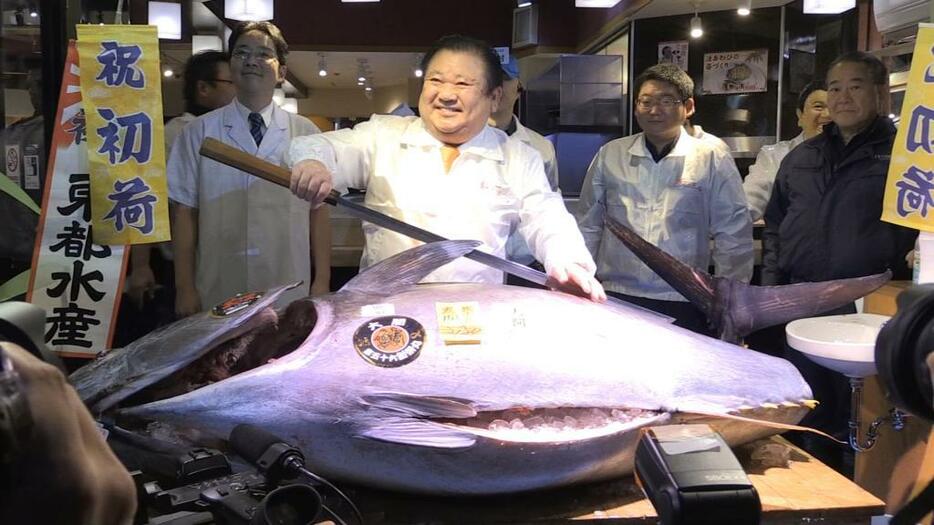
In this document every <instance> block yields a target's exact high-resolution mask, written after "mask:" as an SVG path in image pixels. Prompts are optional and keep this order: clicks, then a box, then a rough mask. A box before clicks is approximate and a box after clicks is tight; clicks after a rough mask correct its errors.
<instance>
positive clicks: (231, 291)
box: [166, 100, 320, 308]
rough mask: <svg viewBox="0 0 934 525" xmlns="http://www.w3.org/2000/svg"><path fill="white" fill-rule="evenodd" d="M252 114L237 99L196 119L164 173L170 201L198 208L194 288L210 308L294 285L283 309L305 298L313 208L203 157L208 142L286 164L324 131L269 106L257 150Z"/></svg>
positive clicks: (181, 137) (177, 143)
mask: <svg viewBox="0 0 934 525" xmlns="http://www.w3.org/2000/svg"><path fill="white" fill-rule="evenodd" d="M249 113H250V111H249V109H247V108H246V107H245V106H243V105H242V104H240V102H239V101H237V100H234V101H233V102H231V103H230V104H228V105H226V106H224V107H222V108H218V109H216V110H214V111H211V112H209V113H206V114H204V115H202V116H200V117H198V118H196V119H195V120H193V121H192V122H191V123H190V124H189V125H188V126H186V127H185V128H184V129H183V130H182V132H181V134H180V135H179V136H178V139H176V141H175V145H174V146H173V147H172V153H171V154H170V156H169V163H168V166H167V168H166V172H167V175H168V185H169V198H170V199H172V200H173V201H175V202H178V203H180V204H183V205H185V206H189V207H191V208H197V209H198V246H197V262H196V277H195V284H196V286H197V289H198V293H199V294H200V295H201V302H202V305H203V306H204V307H205V308H211V307H213V306H214V305H216V304H217V303H219V302H221V301H224V300H225V299H227V298H229V297H232V296H233V295H235V294H237V293H240V292H248V291H257V290H266V289H269V288H271V287H273V286H278V285H281V284H286V283H290V282H293V281H303V284H302V286H300V287H299V288H297V289H295V290H292V291H290V292H289V293H288V294H287V296H285V297H284V298H283V299H280V303H283V304H284V303H285V302H287V301H291V300H294V299H297V298H300V297H304V296H307V295H308V280H309V279H310V278H311V261H310V250H309V240H308V223H309V218H310V207H309V204H308V202H306V201H304V200H302V199H299V198H297V197H295V196H293V195H292V193H291V192H290V191H289V189H288V188H282V187H279V186H276V185H275V184H272V183H270V182H266V181H264V180H262V179H260V178H257V177H254V176H252V175H248V174H246V173H244V172H242V171H240V170H237V169H234V168H230V167H227V166H225V165H223V164H220V163H218V162H215V161H213V160H211V159H208V158H207V157H202V156H201V155H199V154H198V150H199V149H200V148H201V142H202V141H203V140H204V139H205V138H206V137H213V138H215V139H218V140H220V141H222V142H225V143H227V144H230V145H232V146H235V147H237V148H239V149H241V150H243V151H245V152H247V153H250V154H251V155H257V156H259V157H261V158H263V159H264V160H267V161H269V162H273V163H275V164H282V161H283V157H284V154H285V151H286V148H287V147H288V143H289V140H290V139H291V138H293V137H297V136H301V135H308V134H311V133H319V132H320V131H319V130H318V128H317V127H315V125H314V124H312V123H311V121H310V120H308V119H307V118H305V117H302V116H300V115H293V114H290V113H288V112H286V111H285V110H283V109H282V108H280V107H279V106H278V105H276V104H275V103H272V104H271V106H270V107H267V108H266V109H265V110H264V111H263V112H260V113H261V114H262V113H266V115H268V119H267V118H264V120H265V121H266V127H267V129H266V133H265V135H264V136H263V140H262V142H261V143H260V145H259V146H257V145H256V143H255V142H254V141H253V136H252V135H250V125H249V122H248V121H247V117H246V115H248V114H249Z"/></svg>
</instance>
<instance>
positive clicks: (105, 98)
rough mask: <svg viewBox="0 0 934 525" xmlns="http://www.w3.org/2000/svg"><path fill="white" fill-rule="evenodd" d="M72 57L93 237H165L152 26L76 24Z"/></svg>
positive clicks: (127, 240)
mask: <svg viewBox="0 0 934 525" xmlns="http://www.w3.org/2000/svg"><path fill="white" fill-rule="evenodd" d="M78 56H79V64H80V66H81V67H80V68H81V94H82V99H83V101H84V107H85V112H86V115H87V129H88V134H87V138H88V163H89V165H90V171H91V222H92V224H93V226H94V242H95V243H98V244H141V243H150V242H161V241H166V240H169V238H170V236H169V216H168V194H167V192H166V177H165V141H164V139H163V126H162V76H161V74H160V68H159V39H158V37H157V34H156V27H155V26H129V25H79V26H78Z"/></svg>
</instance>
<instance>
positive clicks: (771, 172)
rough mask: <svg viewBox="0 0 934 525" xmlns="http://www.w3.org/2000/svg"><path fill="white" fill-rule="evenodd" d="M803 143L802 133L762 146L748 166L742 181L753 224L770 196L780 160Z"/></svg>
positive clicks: (759, 216) (763, 210)
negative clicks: (789, 138) (747, 172)
mask: <svg viewBox="0 0 934 525" xmlns="http://www.w3.org/2000/svg"><path fill="white" fill-rule="evenodd" d="M802 142H804V132H801V133H800V134H799V135H798V136H797V137H795V138H793V139H791V140H783V141H781V142H777V143H775V144H770V145H768V146H762V149H760V150H759V154H758V155H756V162H755V164H753V165H752V166H749V174H748V175H746V178H745V179H744V180H743V191H744V192H745V193H746V200H747V201H748V202H749V215H750V217H752V220H753V222H755V221H757V220H759V219H761V218H762V215H763V214H764V213H765V207H766V205H768V203H769V197H771V196H772V185H773V184H775V175H777V174H778V167H779V166H781V165H782V159H784V158H785V155H788V152H789V151H791V150H793V149H795V147H797V146H798V144H801V143H802Z"/></svg>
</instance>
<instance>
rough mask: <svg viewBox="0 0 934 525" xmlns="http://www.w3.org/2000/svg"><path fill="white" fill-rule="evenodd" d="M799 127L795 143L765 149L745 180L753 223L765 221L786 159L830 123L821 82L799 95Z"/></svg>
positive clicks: (787, 142)
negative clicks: (773, 187)
mask: <svg viewBox="0 0 934 525" xmlns="http://www.w3.org/2000/svg"><path fill="white" fill-rule="evenodd" d="M797 114H798V127H800V128H801V133H799V134H798V136H797V137H795V138H793V139H791V140H783V141H781V142H777V143H775V144H770V145H768V146H762V149H761V150H759V154H758V155H757V156H756V162H755V164H753V165H752V166H749V175H746V178H745V179H743V191H744V192H745V193H746V200H747V201H749V215H750V216H751V217H752V220H753V221H757V220H759V219H761V218H762V215H763V214H764V213H765V207H766V205H767V204H768V203H769V197H771V196H772V185H774V184H775V175H776V174H778V167H779V166H781V165H782V159H784V158H785V155H788V152H790V151H791V150H793V149H795V148H796V147H798V144H801V143H802V142H804V141H805V140H807V139H809V138H811V137H816V136H817V134H818V133H820V132H821V129H823V127H824V124H829V123H830V111H829V110H828V109H827V87H826V86H825V85H824V82H823V81H821V80H815V81H814V82H811V83H810V84H808V85H806V86H804V89H802V90H801V94H800V95H798V109H797Z"/></svg>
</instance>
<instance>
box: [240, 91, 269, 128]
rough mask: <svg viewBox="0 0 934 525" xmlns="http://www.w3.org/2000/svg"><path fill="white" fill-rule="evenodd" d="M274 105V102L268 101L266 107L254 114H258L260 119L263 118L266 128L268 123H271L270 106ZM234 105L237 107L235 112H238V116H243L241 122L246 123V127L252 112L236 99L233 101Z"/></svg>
mask: <svg viewBox="0 0 934 525" xmlns="http://www.w3.org/2000/svg"><path fill="white" fill-rule="evenodd" d="M275 103H276V102H275V101H270V102H269V105H268V106H266V107H264V108H263V109H261V110H259V111H257V112H256V113H259V114H260V116H261V117H263V124H265V125H266V128H269V123H270V122H272V106H273V105H274V104H275ZM234 105H235V106H236V107H237V111H239V112H240V114H241V115H243V121H244V122H246V123H247V126H249V124H250V113H253V112H254V111H253V110H252V109H250V108H248V107H246V106H244V105H243V103H242V102H240V100H238V99H236V98H235V99H234Z"/></svg>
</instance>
